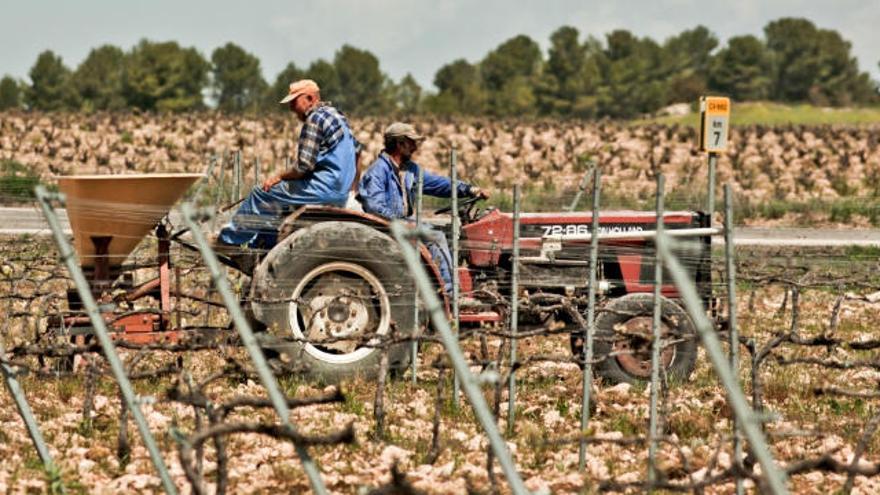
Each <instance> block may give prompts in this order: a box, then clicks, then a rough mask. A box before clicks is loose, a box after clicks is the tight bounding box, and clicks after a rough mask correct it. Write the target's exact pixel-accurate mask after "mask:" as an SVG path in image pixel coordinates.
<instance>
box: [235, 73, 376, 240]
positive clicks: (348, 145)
mask: <svg viewBox="0 0 880 495" xmlns="http://www.w3.org/2000/svg"><path fill="white" fill-rule="evenodd" d="M281 103H283V104H287V105H288V106H289V108H290V111H291V112H293V113H295V114H296V115H297V117H299V120H301V121H302V122H303V126H302V130H301V131H300V134H299V143H298V146H297V155H296V161H295V162H294V163H293V164H292V166H291V167H290V168H289V169H288V170H285V171H283V172H281V173H279V174H276V175H273V176H272V177H269V178H268V179H266V180H265V181H264V182H263V185H262V187H255V188H254V190H253V191H252V192H251V193H250V195H248V197H247V198H245V200H244V201H243V202H242V205H241V207H239V209H238V211H237V212H236V213H235V216H233V217H232V220H231V221H230V222H229V223H228V224H226V225H225V226H224V227H223V229H222V230H221V231H220V235H219V236H218V238H217V240H218V243H219V244H225V245H228V246H247V247H250V248H262V249H269V248H271V247H272V246H274V245H275V243H276V241H277V228H278V224H279V223H280V221H281V219H282V218H283V217H285V216H286V215H287V214H289V213H290V212H291V211H293V210H294V209H296V208H297V207H299V206H302V205H309V204H329V205H335V206H345V203H346V201H347V200H348V195H349V191H351V186H352V184H353V182H354V178H355V175H356V172H357V164H356V156H357V151H358V147H359V146H360V144H359V143H358V142H357V141H356V140H355V139H354V137H353V136H352V134H351V129H350V127H349V125H348V121H347V120H346V119H345V116H343V115H342V113H340V112H339V111H338V110H336V109H335V108H333V107H332V106H330V105H329V104H328V103H325V102H322V101H321V95H320V89H319V88H318V85H317V84H316V83H315V82H314V81H312V80H310V79H303V80H301V81H296V82H294V83H292V84H291V85H290V90H289V92H288V94H287V96H285V97H284V99H283V100H281Z"/></svg>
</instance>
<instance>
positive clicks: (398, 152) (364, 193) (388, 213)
mask: <svg viewBox="0 0 880 495" xmlns="http://www.w3.org/2000/svg"><path fill="white" fill-rule="evenodd" d="M384 138H385V149H384V150H383V151H382V153H381V154H380V155H379V157H378V158H377V159H376V161H375V162H373V164H372V165H370V167H369V168H368V169H367V170H366V171H365V172H364V174H363V176H362V177H361V180H360V184H359V185H358V199H359V200H360V201H361V205H362V206H363V208H364V211H365V212H367V213H372V214H374V215H378V216H380V217H383V218H387V219H389V220H392V219H399V218H411V217H412V215H413V213H414V211H413V201H414V200H415V195H416V193H417V191H416V190H415V188H416V186H417V184H416V182H417V178H418V175H419V165H418V164H416V163H415V162H414V161H412V157H413V154H415V152H416V151H417V150H418V147H419V144H420V143H421V142H422V141H424V139H425V138H424V137H423V136H421V135H419V134H418V133H417V132H416V130H415V128H414V127H413V126H412V125H410V124H406V123H403V122H395V123H393V124H391V125H390V126H388V128H386V129H385V134H384ZM457 187H458V196H459V197H474V196H480V197H482V198H488V197H489V195H488V194H487V193H485V192H484V191H482V190H481V189H480V188H479V187H475V186H471V185H470V184H466V183H464V182H461V181H459V182H458V184H457ZM422 192H423V193H424V194H427V195H429V196H436V197H440V198H448V197H450V196H451V195H452V181H451V180H449V178H448V177H444V176H442V175H435V174H432V173H431V172H428V171H427V170H425V172H424V183H423V189H422ZM428 249H429V250H430V251H431V257H432V258H433V259H434V262H435V263H437V266H438V267H439V268H440V275H441V276H442V277H443V281H444V283H445V285H446V287H445V289H446V291H447V292H451V291H452V270H453V267H454V266H455V264H454V263H453V262H452V255H451V254H450V253H449V245H448V243H447V241H446V236H445V235H444V234H443V232H440V231H435V238H434V239H433V240H432V241H431V242H428Z"/></svg>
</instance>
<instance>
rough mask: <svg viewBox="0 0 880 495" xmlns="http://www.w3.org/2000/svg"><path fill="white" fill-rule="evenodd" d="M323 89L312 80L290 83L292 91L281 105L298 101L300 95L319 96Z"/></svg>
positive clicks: (290, 90)
mask: <svg viewBox="0 0 880 495" xmlns="http://www.w3.org/2000/svg"><path fill="white" fill-rule="evenodd" d="M320 91H321V89H320V88H319V87H318V83H316V82H315V81H312V80H311V79H300V80H299V81H294V82H292V83H290V89H289V90H288V92H287V96H285V97H284V98H283V99H282V100H281V103H288V102H291V101H293V100H294V99H296V97H297V96H299V95H305V94H315V95H316V94H318V93H319V92H320Z"/></svg>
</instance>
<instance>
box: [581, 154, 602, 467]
mask: <svg viewBox="0 0 880 495" xmlns="http://www.w3.org/2000/svg"><path fill="white" fill-rule="evenodd" d="M601 181H602V170H601V169H599V168H598V167H596V168H595V169H594V170H593V210H592V211H591V212H590V217H591V225H590V237H591V238H590V287H589V289H588V292H587V295H588V302H587V327H586V328H584V329H582V331H583V338H584V378H583V389H582V390H581V441H580V446H579V448H578V468H579V469H580V470H581V471H583V470H584V468H585V467H586V465H587V439H586V438H584V435H585V434H586V432H587V426H588V425H589V422H590V387H591V386H592V384H593V334H594V333H595V329H594V328H593V327H594V326H595V324H596V284H597V281H596V269H597V268H598V264H599V192H600V189H601Z"/></svg>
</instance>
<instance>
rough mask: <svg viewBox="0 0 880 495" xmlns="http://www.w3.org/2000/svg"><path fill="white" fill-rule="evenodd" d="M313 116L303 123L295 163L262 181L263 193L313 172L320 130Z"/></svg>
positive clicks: (319, 140) (319, 141)
mask: <svg viewBox="0 0 880 495" xmlns="http://www.w3.org/2000/svg"><path fill="white" fill-rule="evenodd" d="M314 115H315V114H314V113H312V114H311V115H309V118H307V119H306V121H305V122H304V123H303V126H302V130H300V132H299V144H298V146H297V155H296V162H295V163H294V164H293V166H292V167H291V168H289V169H287V170H285V171H284V172H281V173H280V174H277V175H273V176H272V177H269V178H268V179H266V180H265V181H263V190H264V191H268V190H269V189H271V188H272V186H274V185H275V184H278V183H279V182H281V181H282V180H297V179H302V178H304V177H306V176H308V175H309V174H311V173H312V170H314V168H315V161H316V160H317V157H318V149H319V146H320V144H321V128H320V125H319V123H318V121H317V119H316V118H314Z"/></svg>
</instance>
